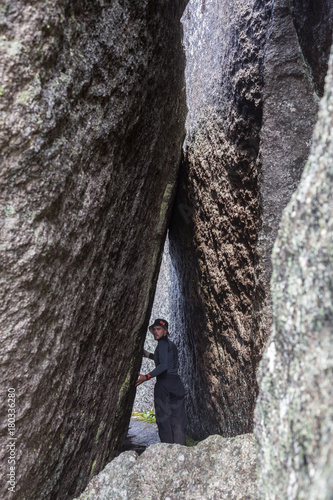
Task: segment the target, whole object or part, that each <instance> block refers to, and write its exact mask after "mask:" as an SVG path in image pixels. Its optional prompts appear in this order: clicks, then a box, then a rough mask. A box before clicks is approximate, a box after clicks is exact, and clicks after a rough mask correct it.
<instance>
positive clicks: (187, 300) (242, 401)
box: [170, 0, 271, 438]
mask: <svg viewBox="0 0 333 500" xmlns="http://www.w3.org/2000/svg"><path fill="white" fill-rule="evenodd" d="M270 18H271V7H270V5H267V6H263V5H261V4H259V3H258V2H255V1H250V2H242V1H236V2H234V1H229V0H224V1H222V2H217V1H213V0H211V1H206V2H199V1H193V2H190V3H189V5H188V7H187V9H186V11H185V13H184V16H183V24H184V39H185V49H186V58H187V65H186V84H187V103H188V108H189V114H188V118H187V124H186V127H187V137H186V142H185V146H184V160H183V164H182V169H181V173H180V181H179V185H178V191H177V195H176V200H175V208H174V212H173V216H172V221H171V227H170V254H171V259H172V261H173V266H174V269H175V273H176V276H177V281H178V285H177V288H178V290H180V291H181V293H177V295H176V296H174V299H173V300H174V304H173V305H172V311H173V310H174V311H178V317H176V318H172V322H173V323H176V324H179V325H181V331H180V332H179V333H180V335H179V337H180V341H179V342H180V343H182V344H183V347H182V348H181V351H182V354H181V360H182V365H183V366H184V365H185V362H184V361H183V360H186V359H190V362H189V363H188V362H187V363H186V364H187V368H186V370H185V371H184V378H185V379H186V380H187V386H188V392H189V395H190V396H189V398H188V416H189V429H190V432H191V433H192V434H193V435H195V436H196V437H199V438H203V437H204V436H207V435H209V434H210V433H222V434H223V435H225V436H231V435H235V434H239V433H244V432H248V431H249V430H250V429H251V425H252V413H251V412H252V409H253V405H254V400H255V392H256V385H255V359H254V352H253V351H254V348H255V339H254V334H253V304H254V301H255V300H256V290H255V275H254V262H255V258H256V241H257V233H258V228H257V225H258V218H259V200H258V163H257V155H258V145H259V133H260V125H261V116H262V86H263V61H264V47H265V43H266V35H267V30H268V27H269V24H270ZM186 372H187V373H186Z"/></svg>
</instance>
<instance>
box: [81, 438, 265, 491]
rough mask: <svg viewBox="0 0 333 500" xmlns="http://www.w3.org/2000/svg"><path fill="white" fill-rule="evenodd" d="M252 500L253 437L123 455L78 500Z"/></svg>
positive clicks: (167, 446) (160, 446)
mask: <svg viewBox="0 0 333 500" xmlns="http://www.w3.org/2000/svg"><path fill="white" fill-rule="evenodd" d="M227 498H228V499H239V500H241V499H242V500H243V499H246V500H252V499H253V500H255V499H257V491H256V450H255V442H254V439H253V436H252V435H251V434H248V435H243V436H237V437H236V438H231V439H230V438H229V439H227V438H222V437H221V436H211V437H209V438H208V439H206V440H205V441H203V442H201V443H199V444H198V445H197V446H195V447H190V448H186V447H184V446H180V445H170V444H164V443H163V444H157V445H153V446H150V447H149V448H147V450H146V451H145V452H144V453H143V454H142V455H141V456H140V457H138V456H137V454H136V453H135V452H133V451H128V452H124V453H122V454H121V455H119V457H117V458H116V459H114V460H113V461H112V462H111V463H109V464H108V465H107V466H106V467H105V469H104V470H103V471H102V472H100V474H99V475H98V476H96V477H95V478H94V479H93V480H92V481H91V483H90V484H89V485H88V487H87V488H86V490H85V491H84V492H83V493H82V495H81V496H80V497H79V500H88V499H89V500H132V499H140V500H160V499H163V500H183V499H184V500H185V499H186V500H216V499H227Z"/></svg>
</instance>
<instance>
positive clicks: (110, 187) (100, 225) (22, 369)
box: [0, 0, 186, 500]
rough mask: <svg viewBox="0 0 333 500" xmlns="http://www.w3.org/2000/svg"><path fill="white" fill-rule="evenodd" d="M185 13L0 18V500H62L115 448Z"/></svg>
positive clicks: (173, 109) (75, 12)
mask: <svg viewBox="0 0 333 500" xmlns="http://www.w3.org/2000/svg"><path fill="white" fill-rule="evenodd" d="M185 3H186V2H185V1H172V2H170V1H166V0H165V1H164V0H163V1H159V2H156V1H145V0H143V1H142V0H140V1H133V0H131V1H120V2H111V1H105V2H98V1H89V2H88V1H83V2H70V1H55V2H45V1H37V2H33V3H29V2H20V1H17V0H16V1H10V2H9V1H8V2H6V3H5V5H4V6H3V7H2V8H1V35H2V36H1V46H2V47H1V48H2V55H1V63H2V64H3V67H4V76H3V78H2V82H1V85H2V86H1V102H0V106H1V121H2V128H1V142H2V149H1V160H2V163H1V180H0V182H1V190H0V193H1V194H0V203H1V226H2V227H1V247H0V251H1V256H0V262H1V284H0V294H1V299H0V310H1V320H0V321H1V322H0V330H1V335H2V339H1V358H0V359H1V364H0V370H1V382H2V385H1V390H2V397H3V401H5V399H6V394H7V392H6V391H7V389H8V388H14V389H15V392H16V418H17V422H16V434H15V437H16V438H17V448H16V458H17V466H16V484H17V486H16V492H15V494H14V495H12V498H15V499H16V498H17V499H20V500H21V499H22V498H26V499H34V500H35V499H37V498H38V499H44V498H47V499H55V498H57V499H58V498H63V499H65V498H73V496H74V495H75V494H77V493H79V492H80V491H81V490H82V489H83V487H84V486H85V485H86V484H87V482H88V480H89V477H91V475H92V474H95V473H97V472H98V471H99V470H100V469H101V468H102V467H103V466H104V465H105V463H106V461H107V460H108V459H110V458H112V457H113V456H114V454H115V452H116V450H117V449H119V447H120V444H121V439H122V435H123V433H124V431H125V429H126V426H127V424H128V421H129V417H130V408H131V404H132V402H133V398H134V391H133V390H132V389H131V387H132V385H133V382H134V380H135V378H136V374H137V371H138V369H139V366H140V365H139V363H140V359H139V358H138V352H140V349H141V347H142V343H143V336H144V333H145V331H146V327H147V322H148V318H149V310H150V307H151V303H152V297H153V292H154V283H155V282H156V272H157V269H158V265H159V260H160V252H161V249H162V246H163V240H164V237H165V230H166V224H167V217H168V210H169V207H170V204H171V201H172V198H173V192H174V187H175V179H176V175H177V169H178V164H179V159H180V158H179V157H180V148H181V144H182V142H183V139H184V119H185V118H184V117H185V112H186V109H185V102H184V97H185V96H184V80H183V73H184V56H183V50H182V45H181V39H182V28H181V24H180V16H181V14H182V11H183V8H184V6H185ZM6 411H7V408H6V405H4V404H3V405H2V407H1V412H2V413H1V425H2V429H1V450H2V451H1V453H2V454H1V461H2V463H7V450H6V448H5V445H6V443H7V441H8V432H7V428H6V427H5V424H6V419H5V416H6V413H5V412H6ZM2 473H3V474H4V475H5V474H6V473H7V471H6V470H3V471H2ZM5 479H7V478H5V477H4V478H3V480H2V481H1V493H0V496H1V497H2V498H7V495H8V491H7V484H6V480H5Z"/></svg>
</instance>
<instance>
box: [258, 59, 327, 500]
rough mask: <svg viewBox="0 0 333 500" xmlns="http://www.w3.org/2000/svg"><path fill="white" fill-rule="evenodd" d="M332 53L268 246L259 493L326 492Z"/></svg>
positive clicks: (304, 495)
mask: <svg viewBox="0 0 333 500" xmlns="http://www.w3.org/2000/svg"><path fill="white" fill-rule="evenodd" d="M332 183H333V54H332V55H331V60H330V66H329V74H328V76H327V79H326V87H325V94H324V97H323V99H322V101H321V104H320V110H319V115H318V122H317V125H316V128H315V132H314V137H313V147H312V150H311V154H310V157H309V160H308V162H307V165H306V167H305V170H304V172H303V175H302V179H301V182H300V184H299V186H298V188H297V190H296V192H295V193H294V195H293V196H292V199H291V201H290V203H289V204H288V206H287V208H286V209H285V210H284V213H283V217H282V220H281V225H280V230H279V233H278V238H277V241H276V243H275V246H274V251H273V276H272V285H271V286H272V299H273V331H272V336H271V339H270V342H269V346H268V348H267V350H266V352H265V355H264V358H263V361H262V364H261V369H260V377H261V382H260V385H261V391H260V397H259V401H258V405H257V410H256V435H257V439H258V442H259V464H258V470H259V492H260V498H265V499H266V500H270V499H272V500H273V499H276V498H288V499H290V500H293V499H299V500H302V499H304V500H305V499H309V498H311V499H313V500H314V499H316V500H319V499H320V500H324V499H327V498H331V495H332V481H331V474H332V469H331V468H330V467H331V464H332V446H331V443H332V428H333V410H332V409H333V400H332V375H333V358H332V341H333V338H332V331H333V323H332V318H333V305H332V304H333V300H332V299H333V283H332V274H333V260H332V255H333V217H332V206H333V184H332Z"/></svg>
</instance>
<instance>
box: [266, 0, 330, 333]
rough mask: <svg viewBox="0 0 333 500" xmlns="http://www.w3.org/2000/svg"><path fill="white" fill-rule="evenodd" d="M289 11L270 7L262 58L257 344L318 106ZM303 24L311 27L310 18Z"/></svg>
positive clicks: (281, 4) (280, 4)
mask: <svg viewBox="0 0 333 500" xmlns="http://www.w3.org/2000/svg"><path fill="white" fill-rule="evenodd" d="M290 6H291V3H290V1H289V0H276V1H275V2H274V8H273V21H272V26H271V29H270V35H269V40H268V44H267V50H266V54H265V69H264V81H265V84H264V105H263V120H262V128H261V136H260V161H261V176H260V182H259V190H260V204H261V211H260V231H259V240H258V269H257V276H258V277H260V278H259V279H260V281H261V283H262V286H263V290H264V294H265V295H264V297H261V299H262V300H261V301H260V304H259V308H258V309H259V310H258V314H257V321H258V323H259V332H260V333H259V338H267V336H268V332H269V328H270V325H271V314H272V312H271V303H270V293H269V283H270V278H271V273H272V263H271V254H272V248H273V244H274V241H275V238H276V235H277V230H278V227H279V223H280V219H281V215H282V211H283V209H284V208H285V207H286V205H287V203H288V202H289V200H290V197H291V195H292V193H293V192H294V191H295V189H296V187H297V185H298V183H299V181H300V178H301V175H302V172H303V168H304V165H305V162H306V160H307V158H308V156H309V151H310V144H311V137H312V132H313V127H314V124H315V119H316V114H317V108H318V102H319V97H318V95H317V93H316V89H317V88H318V85H317V84H316V83H315V81H314V79H313V73H312V71H311V69H310V67H309V65H308V64H307V63H306V61H305V59H304V54H303V52H302V49H301V45H300V43H299V38H298V34H297V31H296V29H295V22H297V21H299V20H301V19H303V21H304V19H305V17H306V16H305V12H306V9H305V12H303V13H302V16H301V17H300V15H301V13H300V12H299V10H295V11H294V16H293V11H292V9H291V8H290ZM307 22H308V25H309V26H310V25H311V16H310V15H309V17H308V18H307ZM326 27H328V25H326ZM314 49H315V46H313V50H314ZM327 59H328V58H327V57H326V60H325V70H326V71H327ZM323 60H324V57H323V58H322V59H321V61H323ZM317 67H318V65H317Z"/></svg>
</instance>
